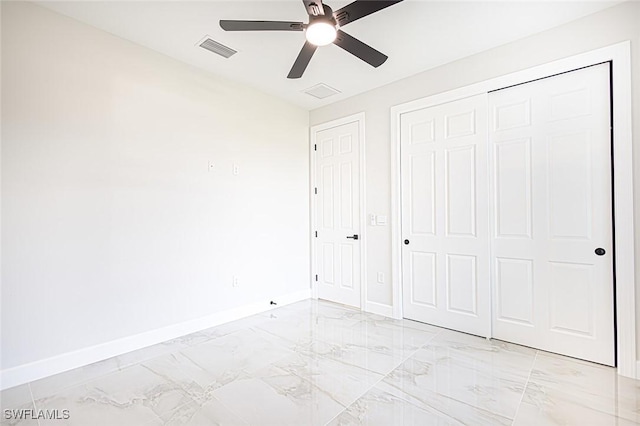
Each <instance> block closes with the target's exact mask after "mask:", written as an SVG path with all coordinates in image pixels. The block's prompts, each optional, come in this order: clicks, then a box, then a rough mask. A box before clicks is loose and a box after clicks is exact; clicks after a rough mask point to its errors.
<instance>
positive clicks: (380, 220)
mask: <svg viewBox="0 0 640 426" xmlns="http://www.w3.org/2000/svg"><path fill="white" fill-rule="evenodd" d="M386 224H387V217H386V216H380V215H378V216H376V225H378V226H383V225H386Z"/></svg>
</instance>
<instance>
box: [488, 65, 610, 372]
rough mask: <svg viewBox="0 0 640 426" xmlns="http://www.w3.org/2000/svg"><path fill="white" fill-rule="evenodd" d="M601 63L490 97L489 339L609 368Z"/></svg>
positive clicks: (605, 75) (604, 76) (606, 130)
mask: <svg viewBox="0 0 640 426" xmlns="http://www.w3.org/2000/svg"><path fill="white" fill-rule="evenodd" d="M609 97H610V93H609V65H608V64H602V65H597V66H592V67H588V68H585V69H581V70H577V71H573V72H570V73H566V74H561V75H558V76H554V77H550V78H545V79H542V80H538V81H535V82H531V83H526V84H522V85H519V86H515V87H511V88H507V89H503V90H499V91H496V92H493V93H491V94H490V95H489V114H490V120H489V123H490V129H489V134H490V141H491V142H490V145H491V151H492V157H493V158H492V169H493V170H492V177H491V181H492V197H491V198H492V202H493V206H492V207H493V230H492V234H493V235H492V238H491V246H492V251H493V255H492V277H493V283H494V285H493V287H494V295H493V318H492V325H493V337H495V338H497V339H502V340H507V341H510V342H515V343H520V344H523V345H527V346H532V347H535V348H539V349H543V350H546V351H550V352H556V353H560V354H564V355H569V356H573V357H576V358H581V359H585V360H589V361H595V362H598V363H602V364H607V365H614V363H615V359H614V347H615V343H614V323H613V319H614V308H613V306H614V304H613V303H614V302H613V296H614V295H613V266H612V265H613V231H612V230H613V223H612V220H613V219H612V199H611V173H612V169H611V132H610V126H611V123H610V106H609V105H610V104H609V99H610V98H609Z"/></svg>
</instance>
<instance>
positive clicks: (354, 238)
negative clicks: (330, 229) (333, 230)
mask: <svg viewBox="0 0 640 426" xmlns="http://www.w3.org/2000/svg"><path fill="white" fill-rule="evenodd" d="M347 238H351V239H353V240H357V239H358V234H353V237H349V236H348V237H347Z"/></svg>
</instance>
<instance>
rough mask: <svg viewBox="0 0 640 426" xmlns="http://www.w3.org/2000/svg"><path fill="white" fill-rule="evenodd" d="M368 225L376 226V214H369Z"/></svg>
mask: <svg viewBox="0 0 640 426" xmlns="http://www.w3.org/2000/svg"><path fill="white" fill-rule="evenodd" d="M369 225H371V226H376V215H375V214H373V213H372V214H370V215H369Z"/></svg>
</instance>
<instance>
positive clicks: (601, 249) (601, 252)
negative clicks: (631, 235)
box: [596, 247, 606, 256]
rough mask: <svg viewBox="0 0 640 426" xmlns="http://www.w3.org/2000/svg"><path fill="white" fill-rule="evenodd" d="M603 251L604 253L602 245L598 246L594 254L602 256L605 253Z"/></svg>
mask: <svg viewBox="0 0 640 426" xmlns="http://www.w3.org/2000/svg"><path fill="white" fill-rule="evenodd" d="M605 253H606V251H605V249H603V248H602V247H598V248H597V249H596V254H597V255H598V256H604V254H605Z"/></svg>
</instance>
